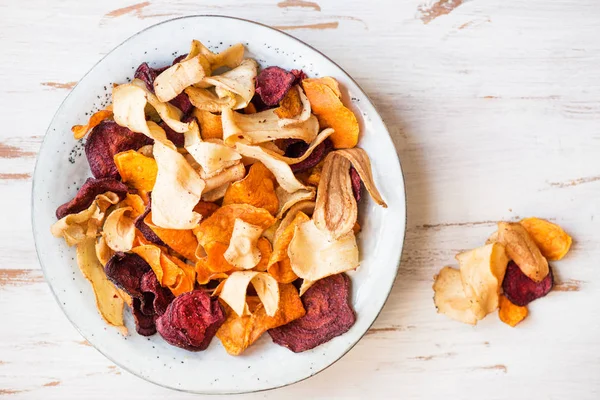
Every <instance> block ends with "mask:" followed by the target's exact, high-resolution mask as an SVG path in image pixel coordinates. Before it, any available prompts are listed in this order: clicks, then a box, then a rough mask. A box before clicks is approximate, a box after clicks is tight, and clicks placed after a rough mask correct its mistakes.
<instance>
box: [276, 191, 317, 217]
mask: <svg viewBox="0 0 600 400" xmlns="http://www.w3.org/2000/svg"><path fill="white" fill-rule="evenodd" d="M275 194H276V195H277V198H278V199H279V208H278V209H277V215H276V217H277V218H279V219H281V218H283V215H284V214H285V212H286V211H287V210H289V209H290V208H292V207H293V206H294V205H295V204H298V203H299V202H301V201H307V200H314V199H315V196H316V194H317V193H316V190H312V188H311V189H309V190H298V191H296V192H294V193H288V192H286V191H285V190H283V189H282V188H281V187H278V188H277V189H276V190H275Z"/></svg>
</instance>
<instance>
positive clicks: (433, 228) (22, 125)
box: [0, 0, 600, 400]
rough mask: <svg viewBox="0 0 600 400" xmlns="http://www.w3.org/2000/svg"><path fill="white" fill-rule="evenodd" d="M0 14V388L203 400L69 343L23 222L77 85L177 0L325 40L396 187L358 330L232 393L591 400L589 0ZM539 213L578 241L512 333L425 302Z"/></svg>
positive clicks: (110, 0)
mask: <svg viewBox="0 0 600 400" xmlns="http://www.w3.org/2000/svg"><path fill="white" fill-rule="evenodd" d="M0 10H2V12H1V13H0V24H1V26H2V35H0V48H1V49H2V50H3V63H2V67H1V68H0V84H1V85H2V88H3V90H2V94H1V95H0V120H1V121H2V122H3V128H4V129H2V130H0V187H1V189H2V194H3V196H2V197H1V200H0V206H1V207H0V210H1V211H0V213H1V214H2V222H3V223H2V224H0V244H1V245H0V246H1V247H0V249H1V250H2V251H0V312H1V314H2V317H3V319H2V323H1V324H0V339H1V340H0V397H2V398H7V399H11V400H12V399H38V398H44V399H80V398H85V399H106V398H115V397H116V398H127V399H131V400H136V399H140V400H141V399H144V400H153V399H157V400H158V399H163V398H166V397H169V398H177V399H179V398H182V399H184V398H185V399H187V398H189V399H192V398H193V399H198V398H200V397H201V396H191V395H186V394H181V393H173V392H170V391H167V390H165V389H162V388H159V387H156V386H154V385H152V384H149V383H147V382H145V381H142V380H140V379H138V378H136V377H135V376H132V375H130V374H129V373H126V372H123V371H121V370H120V369H119V368H117V367H115V366H114V365H112V363H111V362H109V361H108V360H107V359H105V358H104V357H103V356H102V355H101V354H99V353H98V352H97V351H96V350H95V349H94V348H92V347H91V346H90V345H89V343H87V342H86V341H85V340H83V339H82V338H81V336H80V335H79V334H78V333H77V331H76V330H75V329H74V328H73V327H72V326H71V324H70V323H69V322H68V321H67V319H66V318H65V317H64V316H63V315H62V313H61V311H60V308H59V307H58V305H57V304H56V303H55V301H54V299H53V296H52V295H51V293H50V290H49V288H48V287H47V285H46V284H45V283H44V281H43V276H42V274H41V271H40V270H39V265H38V262H37V259H36V255H35V248H34V245H33V241H32V234H31V228H30V222H29V221H30V210H29V204H30V192H31V185H30V179H31V178H30V177H31V174H32V172H33V167H34V163H35V158H34V156H35V154H36V152H37V150H38V149H39V146H40V144H41V140H42V138H43V135H44V133H45V130H46V128H47V126H48V124H49V122H50V120H51V118H52V116H53V114H54V112H55V110H56V109H57V108H58V106H59V104H60V102H61V101H62V100H63V99H64V97H65V96H66V95H67V93H68V91H69V90H70V88H71V87H72V85H73V83H74V82H77V81H78V80H79V79H80V78H81V76H83V74H85V73H86V72H87V71H88V69H89V68H90V67H92V66H93V65H94V63H95V62H97V61H98V59H100V58H101V57H102V56H103V55H104V54H106V53H107V52H109V51H110V50H111V49H112V48H113V47H114V46H116V45H117V44H119V43H120V42H122V41H123V40H124V39H126V38H127V37H129V36H131V35H132V34H134V33H136V32H137V31H139V30H141V29H143V28H145V27H147V26H150V25H152V24H155V23H157V22H160V21H163V20H165V19H169V18H172V17H177V16H183V15H188V14H227V15H234V16H237V17H242V18H248V19H254V20H257V21H260V22H263V23H266V24H269V25H273V26H279V27H281V28H283V29H287V30H289V32H290V33H292V34H293V35H295V36H297V37H298V38H300V39H302V40H304V41H306V42H307V43H309V44H310V45H312V46H314V47H316V48H317V49H319V50H321V51H323V52H324V53H326V54H328V55H329V56H330V57H331V58H332V59H333V60H334V61H336V62H337V63H339V64H340V65H341V66H342V67H343V68H344V69H346V70H347V71H348V72H349V73H350V74H351V75H352V76H353V77H354V78H355V79H356V80H357V81H358V83H359V84H360V85H361V86H362V87H363V88H364V89H365V91H366V92H367V93H368V94H369V96H370V97H371V98H372V100H373V101H374V103H375V105H376V106H377V108H378V109H379V111H380V112H381V114H382V116H383V118H384V119H385V121H386V123H387V125H388V127H389V129H390V131H391V133H392V138H393V141H394V144H395V146H396V150H397V152H398V154H399V156H400V158H401V160H402V166H403V169H404V174H405V179H406V186H407V197H408V210H409V215H408V232H407V236H406V242H405V250H404V254H403V257H402V263H401V268H400V273H399V275H398V277H397V280H396V283H395V286H394V289H393V292H392V294H391V296H390V299H389V301H388V303H387V304H386V306H385V308H384V310H383V312H382V313H381V315H380V316H379V318H378V320H377V321H376V323H375V325H374V326H373V327H372V328H371V330H370V331H369V332H368V334H367V335H366V336H365V338H364V339H363V340H361V341H360V342H359V344H358V345H357V346H356V347H355V348H354V349H353V350H352V351H350V352H349V353H348V354H347V355H346V356H345V357H344V358H343V359H342V360H341V361H339V362H338V363H336V364H335V365H333V366H332V367H330V368H328V369H327V370H325V371H324V372H322V373H321V374H318V375H317V376H315V377H313V378H311V379H308V380H306V381H304V382H301V383H298V384H296V385H292V386H290V387H286V388H282V389H278V390H275V391H270V392H266V393H258V394H252V395H247V396H238V398H240V399H259V398H261V399H262V398H265V397H267V398H311V399H312V398H318V399H331V398H366V397H368V398H398V396H399V395H400V394H401V395H402V397H403V398H410V399H432V398H450V399H480V398H485V399H538V398H544V399H545V398H567V399H571V398H573V399H597V398H599V397H600V380H598V377H599V376H600V313H598V312H597V304H598V303H599V302H600V285H599V284H598V282H599V279H600V268H598V265H597V264H598V262H597V260H598V259H600V243H599V242H598V240H597V237H598V231H599V229H598V228H599V227H598V221H597V219H598V218H597V216H596V213H598V206H597V204H596V202H595V199H596V198H598V196H599V195H600V179H599V178H598V177H600V161H599V158H598V154H600V133H599V130H598V123H599V122H600V97H599V93H600V69H598V67H597V66H598V65H599V63H600V39H598V26H599V23H600V7H598V5H597V3H596V2H595V1H592V0H574V1H572V0H531V1H528V2H523V1H518V0H504V1H501V0H471V1H460V0H454V1H450V0H439V1H437V2H436V1H427V0H407V1H401V2H399V1H395V0H381V1H377V2H364V1H358V0H346V1H344V2H334V1H323V0H317V1H310V2H308V1H279V2H274V1H266V0H252V1H244V2H240V1H234V0H220V1H215V0H209V1H203V2H197V1H193V0H192V1H180V0H169V1H167V0H151V1H145V2H139V1H135V0H133V1H117V0H106V1H102V2H80V1H76V0H61V1H57V0H54V1H42V0H31V1H28V2H18V1H16V0H8V1H7V2H4V3H3V4H2V5H0ZM32 27H35V28H32ZM215 35H217V36H218V32H215ZM200 39H202V38H200ZM32 49H35V51H32ZM64 134H65V135H66V136H67V135H70V132H64ZM388 184H394V183H393V182H389V183H388ZM533 215H536V216H540V217H545V218H552V219H553V220H554V221H555V222H557V223H559V224H561V225H563V226H564V227H565V229H566V230H567V231H568V232H569V233H570V234H571V235H572V236H573V238H574V244H573V248H572V251H571V253H570V254H569V255H568V256H567V257H566V258H565V259H564V260H562V261H559V262H555V263H553V264H552V266H553V267H554V268H555V272H556V276H557V282H558V285H557V289H558V290H556V291H554V292H552V293H550V294H549V295H548V296H547V297H545V298H544V299H542V300H539V301H537V302H535V303H533V304H532V305H531V308H530V316H529V317H528V318H527V320H526V321H524V322H523V323H522V324H521V325H519V327H518V328H514V329H513V328H510V327H508V326H506V325H504V324H502V323H501V322H499V321H498V319H497V317H496V316H495V315H490V316H489V317H487V318H486V319H485V320H483V321H482V322H481V323H480V324H479V325H478V326H477V327H470V326H466V325H461V324H458V323H456V322H452V321H449V320H448V319H446V318H445V317H443V316H440V315H437V314H436V313H435V309H434V307H433V303H432V290H431V284H432V276H433V275H434V274H435V273H436V272H437V271H438V270H439V269H440V268H441V267H442V266H444V265H454V264H456V263H455V261H454V255H455V254H456V253H457V252H459V251H462V250H464V249H469V248H473V247H476V246H478V245H480V244H482V243H483V242H484V241H485V239H486V238H487V237H488V236H489V234H491V233H492V232H493V231H494V222H495V221H498V220H517V219H519V218H521V217H526V216H533Z"/></svg>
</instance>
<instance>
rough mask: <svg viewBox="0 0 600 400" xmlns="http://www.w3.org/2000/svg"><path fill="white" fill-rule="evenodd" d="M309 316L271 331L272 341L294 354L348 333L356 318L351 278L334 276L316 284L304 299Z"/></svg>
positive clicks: (339, 275)
mask: <svg viewBox="0 0 600 400" xmlns="http://www.w3.org/2000/svg"><path fill="white" fill-rule="evenodd" d="M301 299H302V304H303V305H304V308H305V309H306V315H304V317H302V318H299V319H297V320H295V321H292V322H290V323H289V324H286V325H283V326H280V327H278V328H274V329H271V330H269V334H270V335H271V338H273V342H275V343H277V344H278V345H280V346H284V347H287V348H288V349H290V350H291V351H293V352H294V353H300V352H302V351H306V350H310V349H313V348H315V347H317V346H319V345H321V344H323V343H326V342H328V341H330V340H331V339H333V338H334V337H336V336H339V335H341V334H343V333H346V332H347V331H348V330H349V329H350V328H351V327H352V325H354V322H355V321H356V315H355V314H354V310H353V309H352V306H351V304H350V278H348V276H347V275H346V274H338V275H332V276H329V277H327V278H323V279H321V280H319V281H317V282H316V283H315V284H314V285H313V286H312V287H311V288H310V289H308V290H307V291H306V293H304V295H303V296H302V297H301Z"/></svg>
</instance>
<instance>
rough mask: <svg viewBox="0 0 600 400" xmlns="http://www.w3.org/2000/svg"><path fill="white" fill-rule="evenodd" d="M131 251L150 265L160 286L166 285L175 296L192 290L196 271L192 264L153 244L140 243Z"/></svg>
mask: <svg viewBox="0 0 600 400" xmlns="http://www.w3.org/2000/svg"><path fill="white" fill-rule="evenodd" d="M131 251H132V252H133V253H135V254H137V255H138V256H140V257H142V258H143V259H144V261H146V262H147V263H148V264H149V265H150V267H151V268H152V270H153V271H154V273H155V274H156V279H158V282H160V284H161V286H164V287H168V288H169V289H170V290H171V292H173V294H174V295H175V296H179V295H180V294H182V293H186V292H191V291H192V290H194V284H195V281H196V271H195V270H194V267H193V266H191V265H188V264H186V263H184V262H183V261H181V260H180V259H178V258H177V257H173V256H170V255H168V254H166V253H165V252H164V251H163V250H162V249H161V248H160V247H158V246H155V245H142V246H138V247H134V248H133V249H131Z"/></svg>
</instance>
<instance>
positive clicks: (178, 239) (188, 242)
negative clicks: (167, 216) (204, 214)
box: [144, 208, 198, 261]
mask: <svg viewBox="0 0 600 400" xmlns="http://www.w3.org/2000/svg"><path fill="white" fill-rule="evenodd" d="M194 209H195V208H194ZM144 223H145V224H146V225H147V226H148V227H149V228H150V229H152V231H153V232H154V233H155V234H156V236H158V237H159V238H160V240H162V241H163V242H164V243H165V244H166V245H167V246H169V247H170V248H171V249H173V250H175V251H176V252H177V253H179V254H181V255H182V256H183V257H185V258H187V259H188V260H191V261H196V248H197V247H198V239H196V236H195V235H194V233H193V232H192V230H191V229H166V228H161V227H159V226H156V225H154V223H153V222H152V212H149V213H148V214H147V215H146V217H145V218H144Z"/></svg>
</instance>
